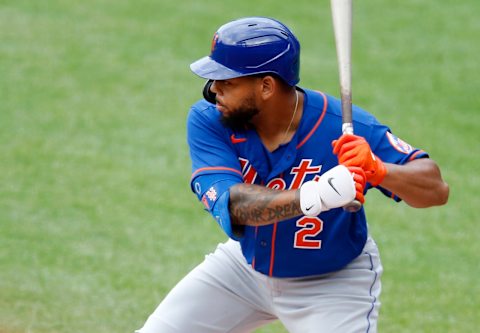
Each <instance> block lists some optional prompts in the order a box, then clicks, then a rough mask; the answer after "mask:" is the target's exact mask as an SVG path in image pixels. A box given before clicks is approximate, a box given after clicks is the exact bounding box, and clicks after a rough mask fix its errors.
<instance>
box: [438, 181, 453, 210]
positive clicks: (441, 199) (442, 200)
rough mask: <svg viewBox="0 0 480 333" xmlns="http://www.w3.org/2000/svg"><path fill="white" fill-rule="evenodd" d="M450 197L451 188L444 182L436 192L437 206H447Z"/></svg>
mask: <svg viewBox="0 0 480 333" xmlns="http://www.w3.org/2000/svg"><path fill="white" fill-rule="evenodd" d="M449 196H450V187H449V186H448V184H447V183H446V182H444V181H442V183H441V184H440V185H439V186H438V189H437V191H436V199H437V204H436V205H437V206H442V205H445V204H447V202H448V197H449Z"/></svg>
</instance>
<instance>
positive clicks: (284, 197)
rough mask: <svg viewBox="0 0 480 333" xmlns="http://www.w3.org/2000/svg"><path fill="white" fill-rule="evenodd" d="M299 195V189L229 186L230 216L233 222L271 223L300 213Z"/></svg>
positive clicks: (242, 185) (250, 223)
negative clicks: (285, 189) (284, 189)
mask: <svg viewBox="0 0 480 333" xmlns="http://www.w3.org/2000/svg"><path fill="white" fill-rule="evenodd" d="M299 197H300V194H299V191H278V190H272V189H269V188H267V187H264V186H259V185H251V184H238V185H235V186H233V187H231V188H230V204H229V208H230V216H231V218H232V222H233V224H241V225H266V224H272V223H275V222H279V221H282V220H285V219H288V218H292V217H295V216H299V215H301V214H302V211H301V209H300V204H299V202H300V198H299Z"/></svg>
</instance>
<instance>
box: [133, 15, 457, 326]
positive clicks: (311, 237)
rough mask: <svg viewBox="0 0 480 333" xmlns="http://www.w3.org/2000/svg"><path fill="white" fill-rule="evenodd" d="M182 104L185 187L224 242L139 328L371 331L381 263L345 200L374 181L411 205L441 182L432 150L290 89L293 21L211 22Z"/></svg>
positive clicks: (334, 103)
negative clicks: (350, 128) (348, 124)
mask: <svg viewBox="0 0 480 333" xmlns="http://www.w3.org/2000/svg"><path fill="white" fill-rule="evenodd" d="M190 68H191V69H192V71H193V72H194V73H195V74H197V75H199V76H200V77H202V78H205V79H207V80H208V81H207V84H206V86H205V88H204V99H202V100H200V101H199V102H197V103H195V104H194V105H193V106H192V107H191V110H190V113H189V116H188V121H187V126H188V128H187V129H188V144H189V147H190V155H191V160H192V177H191V189H192V191H193V192H194V193H195V194H196V195H197V197H198V199H199V200H200V201H201V202H202V203H203V205H204V207H205V210H206V211H208V212H209V213H210V214H211V215H212V217H213V219H214V220H215V221H216V222H217V223H218V225H219V226H220V227H221V228H222V229H223V231H224V232H225V234H226V236H228V240H227V241H226V242H225V243H222V244H220V245H219V246H218V247H217V249H216V250H215V251H214V253H212V254H209V255H208V256H206V258H205V260H204V261H203V262H202V263H201V264H200V265H199V266H197V267H196V268H195V269H193V271H191V272H190V273H189V274H188V275H187V276H186V277H185V278H184V279H182V280H181V281H180V282H179V283H178V284H177V285H176V286H175V287H174V288H173V290H172V291H171V292H170V293H169V294H168V295H167V296H166V297H165V299H164V300H163V301H162V302H161V303H160V305H159V306H158V307H157V309H156V310H155V311H154V312H153V313H152V314H151V315H150V317H149V318H148V320H147V321H146V323H145V325H144V326H143V328H141V329H140V330H138V331H137V332H139V333H170V332H181V333H203V332H205V333H207V332H251V331H252V330H254V329H255V328H257V327H260V326H262V325H264V324H266V323H268V322H271V321H274V320H280V321H281V322H282V324H283V325H284V326H285V328H286V329H287V330H288V331H289V332H297V333H307V332H322V333H332V332H376V327H377V318H378V313H379V307H380V302H379V296H380V277H381V275H382V265H381V262H380V257H379V254H378V249H377V246H376V244H375V242H374V241H373V240H372V238H371V237H370V236H369V233H368V226H367V221H366V218H365V211H364V209H363V208H362V209H361V210H360V211H358V212H356V213H350V212H347V211H345V210H344V209H343V208H342V207H343V206H345V205H347V204H348V203H350V202H351V201H352V200H354V199H356V200H358V201H360V202H361V203H364V202H365V197H364V195H365V194H366V193H367V191H368V190H370V189H372V188H374V189H377V190H379V191H381V192H382V193H383V194H385V195H386V196H387V197H389V198H392V199H393V200H395V201H400V200H404V201H405V202H406V203H407V204H409V205H410V206H413V207H429V206H434V205H443V204H445V203H446V202H447V199H448V193H449V188H448V185H447V184H446V183H445V182H444V181H443V180H442V177H441V174H440V171H439V168H438V166H437V164H436V163H435V162H434V161H433V160H432V159H430V158H429V156H428V154H427V153H426V152H425V151H423V150H421V149H418V148H415V147H412V146H411V145H409V144H408V143H406V142H405V141H403V140H401V139H400V138H398V137H397V136H395V135H394V134H393V133H392V131H391V130H390V129H389V128H388V127H387V126H385V125H383V124H381V123H380V122H379V121H378V120H377V119H375V117H374V116H372V115H371V114H369V113H367V112H366V111H364V110H362V109H360V108H359V107H357V106H354V108H353V119H354V127H355V130H356V135H353V134H345V135H342V132H341V131H342V117H341V112H340V103H339V101H338V100H337V99H336V98H334V97H332V96H329V95H327V94H325V93H323V92H321V91H316V90H310V89H307V88H303V87H299V86H298V83H299V80H300V79H299V68H300V45H299V42H298V40H297V38H296V37H295V35H294V34H293V33H292V32H291V30H290V29H289V28H287V27H286V26H285V25H284V24H282V23H280V22H278V21H276V20H274V19H270V18H263V17H248V18H242V19H238V20H235V21H232V22H229V23H227V24H225V25H223V26H221V27H220V28H219V29H218V30H217V32H216V33H215V34H214V36H213V40H212V44H211V53H210V55H209V56H206V57H204V58H201V59H200V60H198V61H196V62H194V63H193V64H191V66H190Z"/></svg>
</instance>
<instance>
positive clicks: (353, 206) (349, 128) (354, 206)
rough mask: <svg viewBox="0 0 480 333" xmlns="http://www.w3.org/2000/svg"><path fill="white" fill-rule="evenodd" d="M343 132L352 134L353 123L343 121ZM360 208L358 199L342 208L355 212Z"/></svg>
mask: <svg viewBox="0 0 480 333" xmlns="http://www.w3.org/2000/svg"><path fill="white" fill-rule="evenodd" d="M342 133H343V134H353V124H352V123H343V125H342ZM361 208H362V204H361V203H360V201H358V200H353V201H352V202H350V203H348V204H346V205H345V206H343V210H344V211H346V212H349V213H356V212H358V211H359V210H360V209H361Z"/></svg>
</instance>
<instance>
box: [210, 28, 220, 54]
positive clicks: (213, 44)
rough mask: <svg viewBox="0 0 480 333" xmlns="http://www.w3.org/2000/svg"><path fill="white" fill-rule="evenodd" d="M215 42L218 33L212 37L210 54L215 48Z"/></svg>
mask: <svg viewBox="0 0 480 333" xmlns="http://www.w3.org/2000/svg"><path fill="white" fill-rule="evenodd" d="M217 41H218V32H216V33H215V35H213V39H212V47H211V48H210V52H213V51H215V47H216V46H217Z"/></svg>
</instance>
